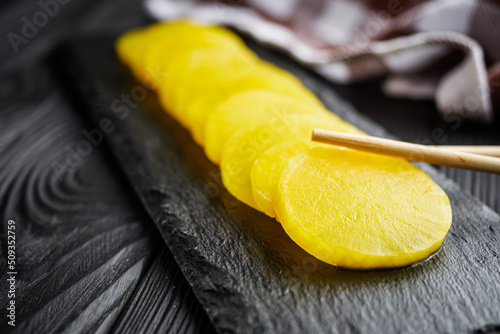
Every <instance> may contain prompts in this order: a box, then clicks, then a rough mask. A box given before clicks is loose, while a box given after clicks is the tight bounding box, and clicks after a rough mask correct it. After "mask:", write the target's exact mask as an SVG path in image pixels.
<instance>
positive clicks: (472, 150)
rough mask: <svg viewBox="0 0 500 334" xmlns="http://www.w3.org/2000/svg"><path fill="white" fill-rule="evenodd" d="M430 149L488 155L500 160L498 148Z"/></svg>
mask: <svg viewBox="0 0 500 334" xmlns="http://www.w3.org/2000/svg"><path fill="white" fill-rule="evenodd" d="M430 147H435V148H439V149H445V150H451V151H460V152H467V153H474V154H480V155H489V156H491V157H497V158H500V146H493V145H491V146H488V145H486V146H480V145H477V146H476V145H432V146H430Z"/></svg>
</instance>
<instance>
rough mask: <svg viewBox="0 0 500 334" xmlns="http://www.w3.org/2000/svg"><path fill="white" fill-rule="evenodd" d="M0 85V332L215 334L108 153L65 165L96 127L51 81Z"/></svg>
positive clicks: (14, 80)
mask: <svg viewBox="0 0 500 334" xmlns="http://www.w3.org/2000/svg"><path fill="white" fill-rule="evenodd" d="M0 86H1V87H3V88H4V89H8V90H9V91H10V92H11V95H10V96H9V98H8V99H3V100H2V103H0V157H1V160H0V199H1V200H0V219H1V232H0V233H2V240H1V241H2V247H1V250H0V255H1V256H0V270H1V276H0V279H1V280H2V283H1V284H0V305H2V312H1V318H0V328H1V330H0V331H1V332H2V333H7V332H14V333H56V332H67V333H88V332H102V333H104V332H108V331H110V329H112V328H113V326H114V328H118V330H117V329H115V330H114V332H120V333H126V332H129V333H138V332H143V333H154V332H161V333H165V332H169V331H170V332H173V333H197V332H200V331H208V332H213V327H212V326H211V324H210V322H209V321H208V318H207V316H206V314H205V313H204V311H203V309H202V308H201V306H200V304H199V302H198V301H197V299H196V298H195V296H194V294H193V292H192V290H191V288H190V286H189V285H188V284H187V282H186V280H185V278H184V277H183V275H182V273H181V272H180V270H179V268H178V266H177V265H176V263H175V261H174V260H173V257H172V255H171V254H170V252H169V251H168V250H167V249H166V247H165V245H164V243H163V241H162V240H161V238H159V236H158V234H157V231H156V229H155V228H154V226H153V224H152V223H151V221H150V218H149V217H148V216H147V214H146V213H145V212H144V209H143V207H142V206H141V205H140V203H139V201H138V199H137V197H135V196H134V193H133V192H132V191H131V189H130V187H129V185H128V182H127V181H126V180H125V178H124V176H123V174H122V172H121V170H120V169H119V167H118V166H117V165H116V164H115V162H114V160H112V159H110V157H109V154H107V150H106V148H105V147H104V146H103V145H98V146H95V147H93V148H92V152H91V153H89V154H88V155H85V156H80V157H79V158H78V159H75V157H74V156H73V155H72V156H71V157H69V156H68V148H70V149H71V150H76V149H77V147H78V146H77V145H78V143H79V142H80V141H82V140H84V139H85V137H83V135H82V133H81V131H82V130H85V129H90V128H91V125H90V124H88V123H87V122H85V121H83V120H82V118H81V116H79V114H77V113H76V112H75V110H74V109H73V106H72V104H70V102H69V101H68V99H67V97H66V96H65V93H64V92H63V91H62V90H61V87H60V85H59V83H58V82H57V81H55V80H54V78H53V74H52V72H51V71H49V69H48V68H46V67H44V66H32V67H28V68H26V69H25V71H15V72H13V73H11V74H9V75H6V76H5V77H3V78H2V80H0ZM68 158H69V159H70V160H71V161H72V162H73V161H75V162H76V163H75V164H74V165H73V164H67V161H68V160H67V159H68ZM54 164H55V165H54ZM9 219H13V220H14V221H16V232H17V235H16V237H17V249H16V253H17V264H18V270H17V271H18V275H17V287H16V288H17V289H16V299H15V301H16V305H17V310H16V316H17V322H16V327H15V328H12V327H10V326H7V324H6V322H7V318H6V316H5V306H6V305H7V290H6V289H7V285H6V284H4V282H5V280H6V272H7V266H6V252H5V250H6V248H5V246H6V244H5V243H4V242H5V233H6V230H5V226H6V222H7V220H9ZM139 309H140V312H139V311H138V310H139ZM117 319H118V320H117Z"/></svg>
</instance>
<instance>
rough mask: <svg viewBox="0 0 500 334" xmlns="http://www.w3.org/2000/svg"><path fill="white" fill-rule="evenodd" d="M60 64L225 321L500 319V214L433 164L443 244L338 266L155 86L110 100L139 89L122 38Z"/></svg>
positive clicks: (427, 329)
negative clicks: (222, 173)
mask: <svg viewBox="0 0 500 334" xmlns="http://www.w3.org/2000/svg"><path fill="white" fill-rule="evenodd" d="M251 46H252V48H253V49H255V50H256V51H257V52H258V53H259V54H260V55H261V56H262V57H264V58H266V59H268V60H270V61H276V59H279V64H278V65H279V66H282V67H284V68H286V69H287V70H289V71H291V72H293V73H294V74H296V75H297V76H298V77H300V78H301V79H303V81H304V83H305V84H306V85H307V86H309V87H310V88H311V89H312V90H313V91H314V92H315V93H316V94H317V95H318V96H319V97H320V98H321V99H322V100H323V101H324V103H325V104H326V106H327V107H329V108H330V109H332V110H335V112H336V113H338V114H339V115H340V116H341V117H343V118H344V119H346V120H348V121H349V122H351V123H353V124H355V125H357V126H358V127H360V128H362V129H363V130H365V131H367V132H369V133H371V134H374V135H380V136H386V137H387V136H388V134H387V133H385V132H384V131H383V130H382V129H381V128H380V127H378V126H377V125H376V124H374V123H373V122H370V121H369V120H367V119H364V118H363V117H362V116H360V115H359V114H357V113H356V112H355V111H354V110H352V108H350V107H349V106H348V105H346V104H345V103H344V102H343V101H341V100H340V99H339V98H338V97H337V96H336V95H335V94H334V93H333V92H332V91H331V90H329V89H328V88H327V86H326V85H325V84H324V82H323V81H322V80H320V79H318V78H317V77H315V76H312V75H311V74H310V73H308V72H307V71H305V70H304V69H302V68H300V67H299V66H297V65H296V64H294V63H293V62H291V61H287V60H283V58H281V57H277V56H276V55H275V54H274V53H273V52H270V51H269V50H266V49H263V48H261V47H259V46H257V45H254V44H252V45H251ZM57 64H58V66H61V68H62V69H64V70H65V71H66V72H65V73H66V75H68V82H67V84H68V85H74V86H75V87H77V90H78V91H79V93H80V97H81V100H80V103H81V105H82V110H83V111H85V112H86V113H88V114H89V116H91V118H92V119H93V120H94V124H98V123H99V122H100V121H101V120H102V119H103V118H109V119H111V120H112V122H113V124H114V126H115V129H114V131H113V132H111V133H110V134H108V135H106V139H107V141H108V143H109V144H110V147H111V149H112V151H113V153H114V154H115V156H116V157H117V159H118V161H119V162H120V165H121V166H122V168H123V169H124V170H125V173H126V175H127V176H128V178H129V180H130V182H131V183H132V185H133V187H134V189H135V191H136V192H137V194H138V195H139V197H140V199H141V200H142V202H143V204H144V205H145V207H146V209H147V211H148V212H149V214H150V215H151V217H152V218H153V220H154V221H155V223H156V225H157V227H158V228H159V230H160V231H161V233H162V236H163V238H164V239H165V241H166V242H167V245H168V246H169V248H170V249H171V251H172V253H173V255H174V256H175V258H176V260H177V262H178V264H179V266H180V267H181V270H182V271H183V273H184V275H185V276H186V278H187V280H188V281H189V282H190V284H191V285H192V287H193V290H194V292H195V294H196V295H197V297H198V298H199V300H200V301H201V303H202V304H203V306H204V308H205V309H206V310H207V312H208V315H209V317H210V319H211V320H212V322H213V323H214V325H215V327H216V328H217V329H218V330H219V331H221V332H239V333H241V332H265V333H306V332H308V333H322V332H326V333H329V332H332V333H336V332H340V333H343V332H352V333H358V332H361V333H400V332H411V333H432V332H470V331H473V330H477V329H478V328H485V329H486V330H487V328H498V327H496V326H498V325H500V258H499V253H500V217H499V216H498V215H497V214H496V213H494V212H493V211H492V210H491V209H489V208H488V207H486V206H485V205H483V204H481V203H480V202H478V201H477V200H476V199H474V198H472V197H471V196H470V195H468V194H466V193H464V192H463V191H461V190H460V188H459V187H458V186H457V185H456V184H455V183H453V182H452V181H450V180H449V179H447V178H445V177H444V176H443V175H441V174H439V173H438V172H436V171H435V170H434V169H432V168H430V167H428V166H425V165H423V166H422V168H423V169H424V170H426V171H427V172H428V173H429V174H430V175H431V176H432V177H433V178H434V179H435V180H436V182H438V183H439V184H440V185H441V186H442V187H443V188H444V189H445V191H446V192H447V193H448V195H449V197H450V200H451V203H452V207H453V212H454V220H453V226H452V229H451V231H450V234H449V236H448V237H447V239H446V240H445V242H444V245H443V247H442V249H441V250H440V252H438V253H437V254H436V255H435V256H434V257H433V258H432V259H430V260H429V261H427V262H426V263H424V264H421V265H418V266H415V267H412V268H407V269H402V270H393V271H378V272H350V271H345V270H338V269H335V268H333V267H332V266H329V265H326V264H323V263H321V262H319V261H317V260H315V259H314V258H312V257H311V256H309V255H308V254H307V253H305V252H304V251H302V250H301V249H300V248H299V247H298V246H296V245H295V244H294V243H293V242H292V241H291V240H290V239H289V238H288V237H287V235H286V234H285V233H284V231H283V230H282V228H281V227H280V225H279V224H278V223H276V222H275V221H274V220H272V219H269V218H267V217H265V216H264V215H262V214H260V213H258V212H256V211H254V210H252V209H250V208H248V207H246V206H245V205H243V204H241V203H240V202H238V201H237V200H235V199H234V198H233V197H232V196H231V195H229V194H228V193H227V191H225V189H224V188H223V187H221V186H219V185H220V178H219V176H218V175H219V174H218V173H219V172H218V169H217V167H216V166H214V165H212V164H211V163H210V162H209V161H208V160H207V159H206V158H205V156H204V154H203V152H202V150H201V148H199V147H198V146H196V145H195V144H194V143H193V141H192V140H191V138H190V137H189V134H188V133H187V132H186V131H185V130H183V129H182V128H181V127H180V126H179V125H178V124H176V123H175V122H174V121H173V120H172V119H170V118H169V117H168V116H166V115H165V114H164V113H163V112H162V111H161V110H160V109H159V107H158V105H157V104H156V98H155V96H154V94H153V93H148V97H147V98H146V99H145V100H144V101H142V102H141V103H140V104H138V105H137V106H136V105H133V107H131V108H129V110H128V112H126V113H125V112H123V110H122V112H115V111H117V109H116V108H115V109H113V108H112V104H113V102H114V101H115V100H116V99H119V98H120V96H121V94H122V93H125V94H131V92H133V91H134V89H135V92H136V93H137V92H138V91H139V89H140V88H134V87H139V86H138V83H137V82H134V81H133V80H132V79H131V77H130V74H129V73H128V71H127V70H126V69H124V68H123V67H122V66H121V65H120V64H119V63H118V62H117V60H116V58H115V56H114V53H113V50H112V41H110V40H99V41H80V42H77V43H73V44H68V45H66V46H65V47H63V48H62V49H60V50H59V53H58V57H57ZM125 115H126V117H123V116H125ZM119 116H122V118H123V119H121V118H120V117H119ZM214 191H215V192H216V193H217V195H216V196H213V194H214ZM492 324H493V325H496V326H495V327H489V326H488V325H492Z"/></svg>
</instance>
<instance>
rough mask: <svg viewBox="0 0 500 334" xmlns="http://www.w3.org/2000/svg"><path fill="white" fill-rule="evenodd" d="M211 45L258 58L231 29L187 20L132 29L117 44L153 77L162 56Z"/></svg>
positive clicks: (135, 66)
mask: <svg viewBox="0 0 500 334" xmlns="http://www.w3.org/2000/svg"><path fill="white" fill-rule="evenodd" d="M209 47H212V48H218V49H219V50H225V51H226V52H236V53H240V54H246V55H247V56H248V57H252V58H257V57H256V56H255V55H254V54H253V53H252V52H251V51H250V50H249V49H248V48H247V47H246V45H245V44H244V42H243V41H242V40H241V39H240V38H239V37H238V36H237V35H236V34H234V33H232V32H231V31H229V30H227V29H224V28H222V27H217V26H208V25H204V24H199V23H194V22H190V21H184V20H182V21H174V22H161V23H157V24H154V25H152V26H150V27H148V28H144V29H141V30H135V31H131V32H128V33H126V34H124V35H123V36H121V37H120V39H119V40H118V41H117V46H116V48H117V52H118V55H119V57H120V58H121V59H122V60H124V61H125V62H127V63H129V64H130V65H131V66H132V68H133V70H134V73H136V75H137V76H138V77H140V78H146V79H151V76H152V75H154V74H155V73H154V72H159V69H158V63H159V60H160V62H161V63H162V64H168V63H169V59H170V57H176V56H178V55H180V54H182V53H183V52H186V51H190V50H194V49H196V48H209ZM164 70H165V69H164ZM151 72H153V73H151ZM153 79H154V78H153ZM146 81H148V80H146ZM149 83H150V84H151V85H153V84H156V83H155V82H149Z"/></svg>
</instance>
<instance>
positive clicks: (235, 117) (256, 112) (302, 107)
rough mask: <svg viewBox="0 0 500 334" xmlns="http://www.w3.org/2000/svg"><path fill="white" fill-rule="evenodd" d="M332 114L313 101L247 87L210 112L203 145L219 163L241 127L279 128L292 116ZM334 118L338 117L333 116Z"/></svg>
mask: <svg viewBox="0 0 500 334" xmlns="http://www.w3.org/2000/svg"><path fill="white" fill-rule="evenodd" d="M294 114H309V115H330V113H328V111H326V110H325V109H323V108H319V107H317V106H316V105H315V104H314V103H310V102H308V101H303V100H299V99H296V98H293V97H289V96H286V95H281V94H277V93H275V92H272V91H266V90H247V91H245V92H241V93H239V94H236V95H234V96H232V97H231V98H229V99H228V100H227V101H226V102H224V103H223V104H221V105H219V106H218V107H217V110H216V111H215V112H214V113H212V115H210V117H209V119H208V120H207V124H206V127H205V138H204V146H205V153H206V154H207V156H208V158H209V159H210V160H211V161H212V162H214V163H216V164H218V163H219V162H220V159H221V156H222V151H223V148H224V145H225V143H226V142H227V141H228V139H229V138H230V137H231V136H232V135H233V134H234V133H235V132H236V131H238V130H242V129H243V130H245V129H252V128H254V127H256V126H258V125H261V124H265V125H267V126H269V127H275V128H280V127H283V126H286V125H288V124H290V123H291V120H290V119H289V116H290V115H294ZM331 117H335V116H333V115H332V116H331Z"/></svg>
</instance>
